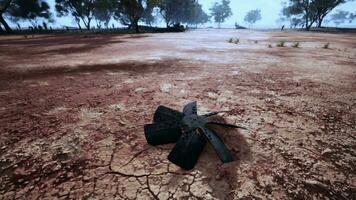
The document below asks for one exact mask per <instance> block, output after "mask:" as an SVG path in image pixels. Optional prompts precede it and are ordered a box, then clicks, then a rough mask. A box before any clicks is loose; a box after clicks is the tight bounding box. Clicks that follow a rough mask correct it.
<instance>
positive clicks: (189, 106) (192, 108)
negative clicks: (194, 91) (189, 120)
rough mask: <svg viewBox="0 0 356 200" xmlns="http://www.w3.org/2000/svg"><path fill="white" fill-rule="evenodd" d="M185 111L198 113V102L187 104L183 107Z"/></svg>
mask: <svg viewBox="0 0 356 200" xmlns="http://www.w3.org/2000/svg"><path fill="white" fill-rule="evenodd" d="M183 113H184V115H193V114H195V115H196V114H197V102H196V101H194V102H191V103H189V104H187V105H186V106H184V108H183Z"/></svg>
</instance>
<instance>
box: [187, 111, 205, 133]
mask: <svg viewBox="0 0 356 200" xmlns="http://www.w3.org/2000/svg"><path fill="white" fill-rule="evenodd" d="M206 123H207V120H206V118H205V117H202V116H198V115H194V114H193V115H187V116H184V117H183V119H182V129H183V130H184V131H186V132H189V131H192V130H195V129H197V128H200V127H203V126H204V125H205V124H206Z"/></svg>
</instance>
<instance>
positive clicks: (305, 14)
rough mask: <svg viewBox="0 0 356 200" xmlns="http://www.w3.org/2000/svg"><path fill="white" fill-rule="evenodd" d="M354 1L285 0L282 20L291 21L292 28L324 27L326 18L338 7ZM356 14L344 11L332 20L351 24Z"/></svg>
mask: <svg viewBox="0 0 356 200" xmlns="http://www.w3.org/2000/svg"><path fill="white" fill-rule="evenodd" d="M348 1H353V0H285V1H284V2H283V6H284V7H283V9H282V11H281V15H282V17H281V20H282V21H289V22H290V25H291V27H292V28H295V27H302V28H305V29H306V30H309V29H310V28H311V27H313V26H316V27H318V28H320V27H322V24H323V22H324V21H325V18H326V16H328V14H329V13H330V12H331V11H333V10H334V9H335V8H336V7H337V6H339V5H341V4H344V3H346V2H348ZM355 14H356V13H349V12H346V11H343V12H341V13H340V11H339V14H333V15H332V16H331V20H332V21H334V22H336V21H338V20H339V21H340V18H343V19H344V20H345V19H349V21H350V23H351V21H352V20H353V19H354V18H355Z"/></svg>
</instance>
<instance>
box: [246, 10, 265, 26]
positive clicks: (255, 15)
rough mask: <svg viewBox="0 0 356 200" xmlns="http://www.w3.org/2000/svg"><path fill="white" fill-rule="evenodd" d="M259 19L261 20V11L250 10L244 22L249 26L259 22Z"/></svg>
mask: <svg viewBox="0 0 356 200" xmlns="http://www.w3.org/2000/svg"><path fill="white" fill-rule="evenodd" d="M261 19H262V17H261V10H258V9H256V10H250V11H249V12H248V13H247V14H246V16H245V18H244V21H245V22H247V23H249V24H250V26H251V25H252V24H254V23H256V22H257V21H259V20H261Z"/></svg>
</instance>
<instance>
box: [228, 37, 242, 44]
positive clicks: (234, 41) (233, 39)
mask: <svg viewBox="0 0 356 200" xmlns="http://www.w3.org/2000/svg"><path fill="white" fill-rule="evenodd" d="M227 42H228V43H233V44H239V43H240V39H239V38H230V39H228V40H227Z"/></svg>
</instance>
